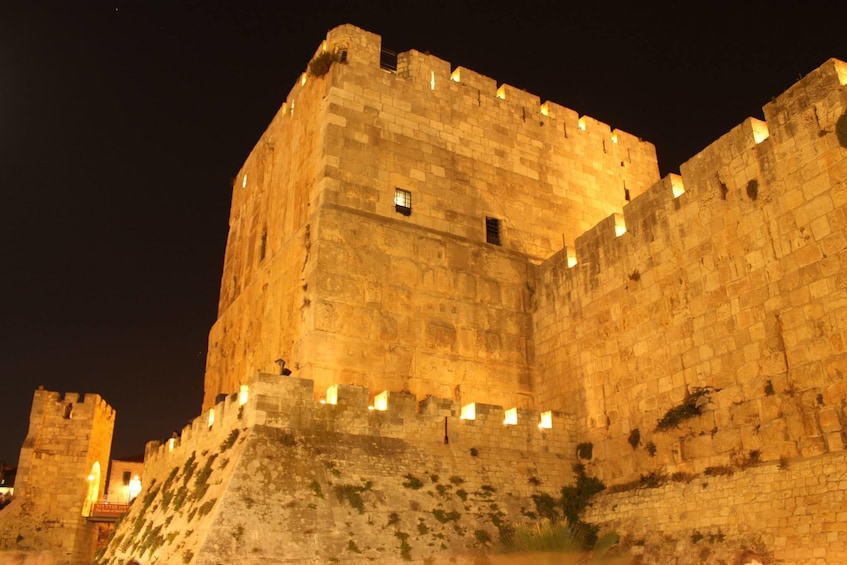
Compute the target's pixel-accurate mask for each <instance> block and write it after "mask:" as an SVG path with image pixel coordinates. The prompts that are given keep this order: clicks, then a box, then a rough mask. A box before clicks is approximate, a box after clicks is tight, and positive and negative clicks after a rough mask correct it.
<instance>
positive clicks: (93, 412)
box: [0, 388, 115, 564]
mask: <svg viewBox="0 0 847 565" xmlns="http://www.w3.org/2000/svg"><path fill="white" fill-rule="evenodd" d="M114 425H115V411H114V410H113V409H112V407H110V406H109V405H108V404H107V403H106V402H105V401H104V400H103V399H102V398H100V396H99V395H96V394H77V393H59V392H51V391H47V390H44V389H41V388H40V389H38V390H36V391H35V395H34V397H33V400H32V411H31V413H30V419H29V431H28V432H27V436H26V439H25V440H24V443H23V447H22V448H21V454H20V459H19V462H18V475H17V478H16V482H15V499H14V500H13V501H12V503H11V504H10V505H9V506H8V507H6V508H5V509H4V510H3V512H2V513H0V549H7V550H8V549H15V550H21V551H27V550H43V549H50V550H52V553H53V555H54V556H55V558H56V559H57V560H58V562H59V563H67V564H76V563H90V562H91V557H92V555H93V548H94V542H95V539H94V538H95V530H96V526H95V524H92V523H90V522H89V521H88V519H87V516H88V515H89V514H90V512H91V507H92V505H93V504H94V503H95V502H97V501H98V500H101V499H102V497H103V493H104V491H105V482H106V474H107V472H108V465H109V454H110V451H111V445H112V432H113V429H114Z"/></svg>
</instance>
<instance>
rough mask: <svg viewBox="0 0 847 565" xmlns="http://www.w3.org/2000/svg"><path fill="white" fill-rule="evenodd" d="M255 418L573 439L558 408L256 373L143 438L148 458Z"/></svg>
mask: <svg viewBox="0 0 847 565" xmlns="http://www.w3.org/2000/svg"><path fill="white" fill-rule="evenodd" d="M253 426H269V427H273V428H282V429H286V430H292V431H302V432H333V433H344V434H352V435H361V436H372V437H389V438H401V439H406V440H408V441H411V442H414V443H431V444H433V445H439V444H445V443H449V444H450V445H459V446H467V447H468V448H470V447H477V448H481V447H487V446H488V445H496V446H497V447H498V448H501V449H521V450H545V451H555V452H559V453H568V452H569V449H570V448H571V447H573V446H575V443H574V440H573V434H572V425H571V419H570V417H569V416H568V415H567V414H565V413H562V412H557V411H544V412H537V411H535V410H529V409H523V408H517V407H515V408H508V409H504V408H503V407H502V406H495V405H490V404H482V403H473V402H472V403H468V404H465V405H464V406H461V405H460V404H459V402H458V401H456V400H453V399H446V398H436V397H432V396H429V397H426V398H424V399H422V400H421V401H420V402H418V400H417V398H416V397H415V396H414V395H412V394H411V393H409V392H403V391H400V392H394V391H383V392H381V393H379V394H376V395H371V393H370V391H369V390H368V389H367V388H366V387H361V386H356V385H348V384H338V385H333V386H330V387H329V388H328V389H327V390H326V392H325V395H324V396H323V398H321V399H320V400H318V401H316V400H315V391H314V383H313V381H311V380H306V379H299V378H295V377H282V376H280V375H271V374H267V373H259V374H257V375H255V376H254V377H253V378H252V379H251V380H250V381H248V382H247V383H246V384H244V385H241V388H240V390H239V391H238V392H234V393H232V394H230V395H228V396H226V397H225V398H224V399H222V400H221V401H220V402H218V403H217V404H216V405H215V406H214V408H211V409H210V410H207V411H206V412H204V413H203V414H202V415H200V416H198V417H197V418H195V419H194V420H193V421H192V422H191V423H189V424H188V425H186V426H185V427H184V428H183V429H182V431H181V432H180V433H179V434H177V436H178V437H174V438H170V439H168V440H165V441H151V442H148V444H147V446H146V449H145V464H152V465H157V464H158V463H160V462H161V461H162V460H167V459H168V458H170V457H171V453H174V454H175V455H174V456H175V457H182V456H184V454H185V453H190V452H191V451H196V450H200V449H201V448H207V447H208V446H209V445H211V444H213V443H214V442H217V441H223V440H225V439H226V438H227V437H228V436H229V434H231V433H232V430H238V429H247V428H251V427H253ZM445 436H446V437H445ZM204 446H205V447H204Z"/></svg>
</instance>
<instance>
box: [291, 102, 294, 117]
mask: <svg viewBox="0 0 847 565" xmlns="http://www.w3.org/2000/svg"><path fill="white" fill-rule="evenodd" d="M290 114H291V115H292V116H293V115H294V100H292V101H291V111H290Z"/></svg>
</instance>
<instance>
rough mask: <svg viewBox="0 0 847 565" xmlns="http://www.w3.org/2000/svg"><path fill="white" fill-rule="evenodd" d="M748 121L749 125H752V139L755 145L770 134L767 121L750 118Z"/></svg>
mask: <svg viewBox="0 0 847 565" xmlns="http://www.w3.org/2000/svg"><path fill="white" fill-rule="evenodd" d="M750 122H751V123H750V125H752V126H753V140H754V141H755V142H756V144H757V145H758V144H759V143H761V142H763V141H764V140H766V139H767V138H769V137H770V136H771V134H770V132H769V131H768V124H767V122H763V121H762V120H750Z"/></svg>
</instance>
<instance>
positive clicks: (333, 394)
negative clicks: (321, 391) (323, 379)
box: [326, 385, 338, 404]
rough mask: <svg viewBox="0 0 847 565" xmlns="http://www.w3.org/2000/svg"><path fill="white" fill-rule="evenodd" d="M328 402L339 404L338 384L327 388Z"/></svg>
mask: <svg viewBox="0 0 847 565" xmlns="http://www.w3.org/2000/svg"><path fill="white" fill-rule="evenodd" d="M326 403H327V404H338V385H332V386H331V387H329V388H328V389H326Z"/></svg>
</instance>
